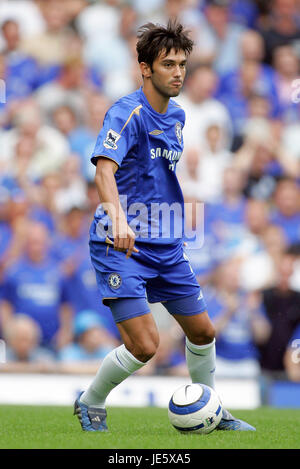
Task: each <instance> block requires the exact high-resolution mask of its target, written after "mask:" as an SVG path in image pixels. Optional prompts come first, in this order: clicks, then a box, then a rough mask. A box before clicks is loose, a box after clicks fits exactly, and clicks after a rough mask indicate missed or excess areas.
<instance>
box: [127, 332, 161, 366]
mask: <svg viewBox="0 0 300 469" xmlns="http://www.w3.org/2000/svg"><path fill="white" fill-rule="evenodd" d="M158 345H159V338H158V337H151V338H146V339H143V340H141V341H139V342H136V343H135V344H133V345H132V347H133V349H132V352H131V353H132V355H134V356H135V358H137V359H138V360H139V361H141V362H144V363H146V362H147V361H149V360H150V358H152V357H153V356H154V355H155V353H156V350H157V348H158Z"/></svg>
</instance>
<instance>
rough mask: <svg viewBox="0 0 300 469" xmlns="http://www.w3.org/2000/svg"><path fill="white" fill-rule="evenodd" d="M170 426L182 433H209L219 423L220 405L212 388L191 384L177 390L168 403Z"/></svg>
mask: <svg viewBox="0 0 300 469" xmlns="http://www.w3.org/2000/svg"><path fill="white" fill-rule="evenodd" d="M168 416H169V420H170V422H171V424H172V425H173V427H174V428H176V430H178V431H180V432H182V433H210V432H212V431H213V430H214V429H215V428H216V427H217V426H218V425H219V423H220V420H221V418H222V405H221V402H220V399H219V397H218V395H217V393H216V391H214V390H213V389H212V388H210V387H209V386H206V385H205V384H201V383H193V384H187V385H184V386H181V387H180V388H178V389H177V390H176V391H175V392H174V394H173V396H172V397H171V399H170V402H169V409H168Z"/></svg>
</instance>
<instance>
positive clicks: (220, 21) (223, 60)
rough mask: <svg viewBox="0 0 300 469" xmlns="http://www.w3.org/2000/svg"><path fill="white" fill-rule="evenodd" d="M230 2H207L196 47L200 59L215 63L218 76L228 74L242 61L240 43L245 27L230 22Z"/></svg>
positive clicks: (219, 0) (227, 0)
mask: <svg viewBox="0 0 300 469" xmlns="http://www.w3.org/2000/svg"><path fill="white" fill-rule="evenodd" d="M230 3H231V2H230V1H229V0H207V1H206V6H205V7H204V17H203V21H202V22H201V23H200V27H199V28H198V35H197V37H196V41H195V42H196V46H198V47H197V50H199V54H198V55H199V58H200V59H201V60H202V61H203V60H205V61H210V62H211V63H213V65H214V68H215V70H216V71H217V73H218V74H223V73H226V72H228V71H230V70H232V69H233V68H236V66H237V65H238V63H239V60H240V53H239V42H240V39H241V35H242V32H243V31H244V27H243V26H242V25H241V24H237V23H233V22H231V21H230V11H229V8H230Z"/></svg>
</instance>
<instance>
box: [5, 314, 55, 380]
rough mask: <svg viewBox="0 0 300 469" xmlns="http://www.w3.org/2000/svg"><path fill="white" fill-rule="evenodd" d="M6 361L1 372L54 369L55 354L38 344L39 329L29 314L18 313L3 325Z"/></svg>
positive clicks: (40, 371)
mask: <svg viewBox="0 0 300 469" xmlns="http://www.w3.org/2000/svg"><path fill="white" fill-rule="evenodd" d="M4 339H5V342H6V363H5V364H4V365H2V366H1V371H2V372H12V373H43V372H49V371H50V372H51V371H53V370H54V369H55V355H54V353H53V352H51V351H50V350H49V349H46V348H44V347H42V346H41V345H40V341H41V330H40V327H39V325H38V324H37V323H36V322H35V321H34V320H33V319H32V318H30V317H29V316H26V315H24V314H18V315H17V316H14V317H12V318H11V319H10V320H9V322H8V323H7V324H6V326H5V330H4Z"/></svg>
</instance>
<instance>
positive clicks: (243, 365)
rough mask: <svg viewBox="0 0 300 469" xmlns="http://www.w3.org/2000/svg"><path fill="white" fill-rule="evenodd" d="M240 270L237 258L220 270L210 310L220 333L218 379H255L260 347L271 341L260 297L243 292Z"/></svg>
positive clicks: (217, 333)
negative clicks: (260, 304) (264, 342)
mask: <svg viewBox="0 0 300 469" xmlns="http://www.w3.org/2000/svg"><path fill="white" fill-rule="evenodd" d="M239 269H240V262H239V260H237V259H234V258H233V259H230V260H228V261H226V262H225V263H222V264H221V265H220V266H219V267H218V268H217V270H216V272H215V278H214V286H215V289H216V290H215V292H214V293H213V294H212V292H210V294H208V295H207V296H206V298H207V302H208V304H207V308H208V311H209V315H210V317H211V319H212V322H213V324H214V327H215V330H216V353H217V362H216V363H217V365H216V373H217V376H223V377H231V378H238V377H239V378H241V377H244V378H246V377H248V378H250V377H251V378H253V377H256V376H258V374H259V362H258V351H257V344H259V343H261V342H263V341H266V340H267V338H268V336H269V334H270V327H269V324H268V321H267V320H266V319H265V317H264V315H263V314H262V312H261V311H260V307H259V300H258V298H257V296H256V295H254V294H252V295H249V294H247V293H246V292H245V291H243V290H242V289H241V287H240V283H239Z"/></svg>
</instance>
